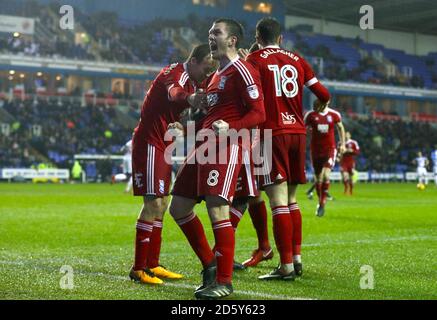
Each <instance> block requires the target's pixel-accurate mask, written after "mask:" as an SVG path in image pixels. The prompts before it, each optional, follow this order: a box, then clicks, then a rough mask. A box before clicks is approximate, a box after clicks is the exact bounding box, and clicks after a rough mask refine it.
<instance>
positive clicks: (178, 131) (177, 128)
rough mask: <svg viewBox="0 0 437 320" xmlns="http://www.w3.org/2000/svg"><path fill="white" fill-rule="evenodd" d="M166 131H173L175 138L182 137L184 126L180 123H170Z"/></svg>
mask: <svg viewBox="0 0 437 320" xmlns="http://www.w3.org/2000/svg"><path fill="white" fill-rule="evenodd" d="M167 130H173V131H174V132H175V136H178V137H181V136H183V135H184V126H183V125H182V124H181V123H180V122H172V123H169V125H168V126H167Z"/></svg>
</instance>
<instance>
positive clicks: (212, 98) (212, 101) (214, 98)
mask: <svg viewBox="0 0 437 320" xmlns="http://www.w3.org/2000/svg"><path fill="white" fill-rule="evenodd" d="M207 99H208V107H213V106H215V105H216V104H217V102H218V100H219V97H218V94H217V93H209V94H208V96H207Z"/></svg>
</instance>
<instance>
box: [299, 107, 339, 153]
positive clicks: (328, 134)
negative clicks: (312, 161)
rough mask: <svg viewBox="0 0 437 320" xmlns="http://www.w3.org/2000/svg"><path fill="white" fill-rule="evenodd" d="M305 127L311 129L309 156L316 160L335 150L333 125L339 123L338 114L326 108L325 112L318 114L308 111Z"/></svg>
mask: <svg viewBox="0 0 437 320" xmlns="http://www.w3.org/2000/svg"><path fill="white" fill-rule="evenodd" d="M304 120H305V125H306V126H308V127H310V128H311V154H312V157H313V158H318V157H322V156H326V155H329V154H330V151H331V150H333V149H336V144H335V125H336V124H337V123H339V122H341V115H340V113H339V112H337V111H335V110H333V109H331V108H327V109H326V110H325V112H323V113H319V112H316V111H309V112H307V113H306V114H305V117H304Z"/></svg>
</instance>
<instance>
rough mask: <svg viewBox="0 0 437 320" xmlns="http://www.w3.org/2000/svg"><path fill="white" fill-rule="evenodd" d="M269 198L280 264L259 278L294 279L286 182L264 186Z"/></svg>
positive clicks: (288, 198)
mask: <svg viewBox="0 0 437 320" xmlns="http://www.w3.org/2000/svg"><path fill="white" fill-rule="evenodd" d="M265 191H266V193H267V196H268V197H269V199H270V207H271V209H272V215H273V234H274V236H275V243H276V248H277V249H278V251H279V256H280V266H279V267H278V268H277V269H275V270H273V271H272V272H271V273H269V274H267V275H264V276H261V277H259V278H258V279H260V280H272V279H281V280H294V278H295V276H296V274H295V270H294V265H293V224H292V218H291V215H290V209H289V206H288V203H289V200H290V201H293V200H295V198H293V197H291V198H290V197H289V192H288V185H287V182H282V183H279V184H273V185H270V186H266V187H265Z"/></svg>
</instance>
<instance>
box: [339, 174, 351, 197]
mask: <svg viewBox="0 0 437 320" xmlns="http://www.w3.org/2000/svg"><path fill="white" fill-rule="evenodd" d="M341 175H342V177H343V184H344V194H345V195H347V194H348V192H349V180H350V177H349V173H348V172H346V171H342V172H341Z"/></svg>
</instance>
